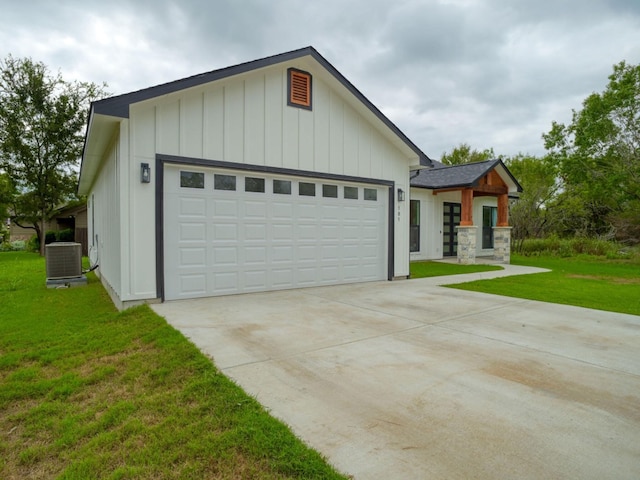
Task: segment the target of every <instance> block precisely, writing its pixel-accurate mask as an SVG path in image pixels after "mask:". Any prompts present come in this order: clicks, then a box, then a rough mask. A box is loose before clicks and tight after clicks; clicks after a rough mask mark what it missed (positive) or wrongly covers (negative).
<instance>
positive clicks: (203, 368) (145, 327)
mask: <svg viewBox="0 0 640 480" xmlns="http://www.w3.org/2000/svg"><path fill="white" fill-rule="evenodd" d="M0 412H1V414H0V478H2V479H23V478H30V479H37V478H43V479H44V478H47V479H49V478H61V479H96V478H108V479H133V478H135V479H164V478H184V479H202V478H228V479H231V478H256V479H257V478H260V479H263V478H267V479H268V478H273V479H276V478H277V479H286V478H305V479H306V478H322V479H326V478H344V477H342V476H340V475H339V474H338V473H337V472H336V471H335V470H333V468H332V467H330V466H329V465H328V464H327V463H325V461H324V460H323V459H322V458H321V457H320V455H319V454H318V453H317V452H315V451H313V450H311V449H309V448H308V447H306V446H305V445H304V444H303V443H302V442H301V441H299V440H298V439H297V438H296V437H295V436H294V435H293V434H292V433H291V432H290V430H288V428H287V427H286V426H284V425H283V424H282V423H281V422H279V421H277V420H275V419H273V418H272V417H270V416H269V415H268V414H267V413H266V412H265V411H264V409H263V408H262V407H261V406H260V405H259V404H258V403H257V402H256V401H255V400H254V399H252V398H250V397H248V396H247V395H246V394H245V393H244V392H243V391H242V390H241V389H240V388H238V387H237V386H236V385H235V384H233V383H232V382H231V381H230V380H228V379H227V378H226V377H225V376H224V375H222V374H221V373H220V372H219V371H218V370H217V369H216V368H215V366H214V365H213V364H212V362H211V361H210V359H208V358H207V357H205V356H204V355H202V354H201V353H200V352H199V351H198V350H197V349H196V348H195V347H194V346H193V344H191V343H190V342H189V341H187V340H186V339H185V338H184V337H183V336H182V335H181V334H180V333H179V332H178V331H176V330H175V329H173V328H172V327H170V326H169V325H168V324H167V323H166V322H165V321H164V320H163V319H162V318H160V317H158V316H157V315H155V314H154V313H153V311H152V310H151V309H150V308H148V307H147V306H143V307H138V308H135V309H131V310H127V311H125V312H123V313H119V312H117V311H115V309H114V307H113V306H112V303H111V301H110V299H109V298H108V296H107V295H106V293H105V291H104V289H103V288H102V286H101V284H100V283H99V281H98V280H97V279H96V278H95V276H93V274H90V275H89V284H88V285H87V286H86V287H78V288H72V289H46V288H45V266H44V261H43V259H42V258H40V257H39V256H37V255H35V254H31V253H25V252H6V253H0Z"/></svg>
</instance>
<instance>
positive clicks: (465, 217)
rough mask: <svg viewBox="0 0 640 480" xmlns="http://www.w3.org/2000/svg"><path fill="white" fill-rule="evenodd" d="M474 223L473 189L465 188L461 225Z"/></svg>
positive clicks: (463, 191)
mask: <svg viewBox="0 0 640 480" xmlns="http://www.w3.org/2000/svg"><path fill="white" fill-rule="evenodd" d="M471 225H473V190H472V189H470V188H465V189H464V190H462V216H461V218H460V226H461V227H469V226H471Z"/></svg>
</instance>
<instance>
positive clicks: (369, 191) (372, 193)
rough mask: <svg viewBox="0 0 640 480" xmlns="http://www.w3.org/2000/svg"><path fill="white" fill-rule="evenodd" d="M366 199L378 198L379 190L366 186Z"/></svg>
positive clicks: (374, 199)
mask: <svg viewBox="0 0 640 480" xmlns="http://www.w3.org/2000/svg"><path fill="white" fill-rule="evenodd" d="M364 199H365V200H373V201H376V200H378V191H377V190H375V189H373V188H365V189H364Z"/></svg>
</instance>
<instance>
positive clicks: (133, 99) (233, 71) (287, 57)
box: [90, 46, 432, 166]
mask: <svg viewBox="0 0 640 480" xmlns="http://www.w3.org/2000/svg"><path fill="white" fill-rule="evenodd" d="M305 56H311V57H312V58H314V59H315V60H316V61H317V62H318V63H319V64H320V65H322V66H323V67H324V68H325V69H326V70H327V71H328V72H329V73H331V75H333V77H334V78H335V79H336V80H338V82H340V83H341V84H342V85H343V86H344V87H345V88H346V89H347V90H348V91H349V92H350V93H352V94H353V95H354V96H355V97H356V98H357V99H358V100H360V102H362V103H363V104H364V105H365V106H366V107H367V108H368V109H369V110H370V111H371V112H372V113H373V114H374V115H375V116H376V117H377V118H378V119H379V120H381V121H382V123H384V124H385V125H386V126H387V127H388V128H389V129H390V130H391V131H392V132H393V133H395V134H396V135H397V136H398V137H399V138H400V139H401V140H402V141H403V142H404V143H405V144H406V145H407V146H408V147H409V148H410V149H411V150H413V151H414V152H415V153H416V154H417V155H418V158H419V160H420V164H421V165H427V166H431V165H432V162H431V159H430V158H429V157H428V156H427V155H426V154H425V153H424V152H423V151H422V150H420V148H418V146H417V145H416V144H414V143H413V142H412V141H411V140H410V139H409V138H408V137H407V136H406V135H405V134H404V133H402V131H401V130H400V129H399V128H398V127H397V126H396V125H395V124H394V123H393V122H392V121H391V120H389V119H388V118H387V117H386V116H385V115H384V114H383V113H382V112H381V111H380V110H379V109H378V108H377V107H376V106H375V105H374V104H373V103H371V102H370V101H369V99H367V98H366V97H365V96H364V95H363V94H362V93H361V92H360V91H359V90H358V89H357V88H356V87H355V86H354V85H353V84H352V83H351V82H349V80H347V79H346V78H345V77H344V76H343V75H342V74H341V73H340V72H339V71H338V70H337V69H336V68H335V67H334V66H333V65H332V64H331V63H329V61H327V59H325V58H324V57H323V56H322V55H320V53H318V51H317V50H316V49H315V48H313V47H311V46H309V47H304V48H301V49H298V50H292V51H290V52H286V53H281V54H278V55H273V56H270V57H266V58H262V59H259V60H252V61H250V62H246V63H241V64H238V65H234V66H230V67H225V68H221V69H219V70H214V71H211V72H207V73H201V74H199V75H194V76H192V77H187V78H183V79H180V80H176V81H173V82H169V83H163V84H161V85H156V86H154V87H149V88H145V89H142V90H138V91H135V92H131V93H125V94H122V95H118V96H115V97H110V98H106V99H103V100H98V101H95V102H93V103H92V104H91V110H90V111H91V113H92V114H99V115H107V116H113V117H120V118H129V106H130V105H131V104H132V103H138V102H142V101H144V100H149V99H151V98H155V97H159V96H162V95H167V94H170V93H174V92H177V91H180V90H184V89H187V88H191V87H196V86H198V85H203V84H205V83H209V82H214V81H216V80H222V79H224V78H228V77H232V76H234V75H240V74H242V73H247V72H250V71H252V70H257V69H259V68H264V67H269V66H272V65H276V64H279V63H284V62H288V61H291V60H295V59H298V58H301V57H305Z"/></svg>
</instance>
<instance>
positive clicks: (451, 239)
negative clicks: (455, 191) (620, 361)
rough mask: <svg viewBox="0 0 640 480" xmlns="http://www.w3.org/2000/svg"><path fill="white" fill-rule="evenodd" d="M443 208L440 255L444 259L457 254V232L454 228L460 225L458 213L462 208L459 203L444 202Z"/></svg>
mask: <svg viewBox="0 0 640 480" xmlns="http://www.w3.org/2000/svg"><path fill="white" fill-rule="evenodd" d="M443 207H444V208H443V210H444V218H443V225H442V255H443V256H445V257H453V256H455V255H457V254H458V232H457V230H456V227H457V226H458V225H460V212H461V208H462V207H461V205H460V204H459V203H449V202H445V203H444V205H443Z"/></svg>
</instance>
